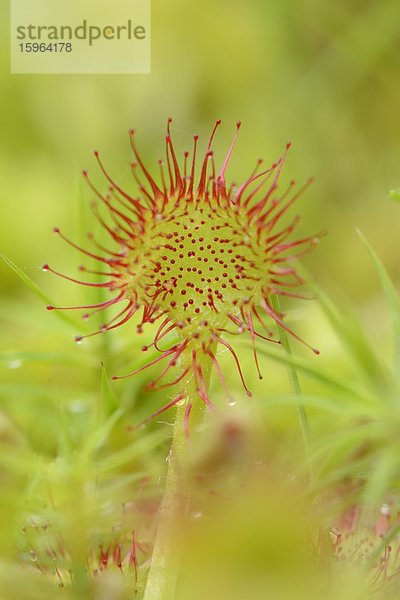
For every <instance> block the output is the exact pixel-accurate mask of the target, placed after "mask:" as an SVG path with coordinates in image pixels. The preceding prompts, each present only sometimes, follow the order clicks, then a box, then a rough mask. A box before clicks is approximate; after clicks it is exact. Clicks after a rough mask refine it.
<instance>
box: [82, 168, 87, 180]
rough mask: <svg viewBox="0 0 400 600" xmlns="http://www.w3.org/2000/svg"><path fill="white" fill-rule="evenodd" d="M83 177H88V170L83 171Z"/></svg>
mask: <svg viewBox="0 0 400 600" xmlns="http://www.w3.org/2000/svg"><path fill="white" fill-rule="evenodd" d="M82 175H83V177H85V178H86V177H87V176H88V172H87V171H86V169H84V170H83V171H82Z"/></svg>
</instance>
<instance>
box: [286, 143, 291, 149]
mask: <svg viewBox="0 0 400 600" xmlns="http://www.w3.org/2000/svg"><path fill="white" fill-rule="evenodd" d="M291 147H292V142H288V143H287V144H286V150H289V148H291Z"/></svg>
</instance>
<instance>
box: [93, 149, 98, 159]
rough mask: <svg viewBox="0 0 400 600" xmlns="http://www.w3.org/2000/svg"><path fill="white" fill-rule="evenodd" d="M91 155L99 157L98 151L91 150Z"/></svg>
mask: <svg viewBox="0 0 400 600" xmlns="http://www.w3.org/2000/svg"><path fill="white" fill-rule="evenodd" d="M93 155H94V156H95V157H96V158H98V157H99V151H98V150H93Z"/></svg>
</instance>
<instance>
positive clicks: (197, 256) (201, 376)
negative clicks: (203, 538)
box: [43, 119, 319, 600]
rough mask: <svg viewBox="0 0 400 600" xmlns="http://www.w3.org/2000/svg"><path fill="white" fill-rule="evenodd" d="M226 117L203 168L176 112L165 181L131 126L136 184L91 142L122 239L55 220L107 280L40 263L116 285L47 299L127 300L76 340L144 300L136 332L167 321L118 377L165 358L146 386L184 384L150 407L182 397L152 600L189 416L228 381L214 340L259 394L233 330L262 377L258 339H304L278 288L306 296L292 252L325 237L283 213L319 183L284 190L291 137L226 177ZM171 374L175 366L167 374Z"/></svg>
mask: <svg viewBox="0 0 400 600" xmlns="http://www.w3.org/2000/svg"><path fill="white" fill-rule="evenodd" d="M220 123H221V121H219V120H218V121H217V122H216V123H215V126H214V128H213V130H212V133H211V136H210V138H209V141H208V144H207V148H206V151H205V154H204V157H203V159H202V160H201V164H200V169H199V174H196V162H197V154H198V136H194V144H193V152H192V157H191V160H190V159H189V153H188V152H185V153H184V157H183V164H180V161H179V160H178V158H177V155H176V152H175V148H174V145H173V142H172V137H171V131H170V125H171V119H169V120H168V126H167V135H166V138H165V143H166V151H165V154H166V160H165V161H161V160H160V161H159V168H160V174H159V179H158V182H157V181H156V179H155V178H154V177H153V175H151V173H150V171H149V170H148V169H147V167H146V166H145V165H144V162H143V160H142V158H141V156H140V154H139V152H138V150H137V146H136V134H135V132H134V131H133V130H132V131H131V132H130V141H131V146H132V150H133V154H134V162H132V164H131V169H132V174H133V177H134V180H135V182H136V191H135V192H134V193H133V194H131V193H128V192H126V191H125V190H124V189H123V188H122V187H121V186H120V185H119V184H118V183H116V182H115V181H114V179H112V178H111V177H110V175H109V174H108V172H107V171H106V169H105V168H104V166H103V162H102V160H101V159H100V156H99V153H98V152H95V157H96V159H97V162H98V164H99V166H100V169H101V171H102V172H103V174H104V176H105V178H106V180H107V182H108V191H107V192H106V193H102V192H101V191H99V190H98V189H97V187H96V186H95V185H94V184H93V183H92V180H91V179H90V178H89V175H88V173H87V171H84V172H83V175H84V178H85V179H86V181H87V182H88V184H89V186H90V188H91V189H92V191H93V193H94V194H95V195H96V197H97V199H98V200H97V202H96V203H94V205H93V210H94V214H95V217H96V219H97V220H98V221H99V223H100V225H101V226H102V227H103V228H104V230H105V232H106V233H107V234H108V236H109V237H110V239H111V242H112V243H113V244H114V247H113V248H112V249H109V248H107V247H105V246H103V245H102V244H99V243H98V242H96V241H95V240H94V239H93V238H92V242H93V243H94V245H95V247H96V250H95V251H93V252H92V251H89V250H86V249H85V248H82V247H81V246H78V245H77V244H75V243H74V242H73V241H71V240H70V239H69V238H68V237H66V236H65V235H64V234H63V233H62V232H61V231H60V229H59V228H55V230H54V231H55V233H57V234H58V235H59V236H60V237H62V238H63V239H64V240H65V241H66V242H67V243H68V244H70V245H71V246H73V247H74V248H75V249H77V250H78V251H80V252H81V253H83V254H84V255H85V256H87V257H88V258H90V259H94V260H95V261H98V262H99V264H100V265H101V267H100V268H99V270H95V271H92V270H89V269H87V268H86V267H81V271H84V272H87V273H89V274H93V275H96V276H100V277H102V278H103V279H104V280H103V281H100V282H85V281H83V282H82V281H78V280H76V279H75V278H71V277H68V276H65V275H61V274H60V273H58V272H57V271H55V270H54V269H53V268H51V267H50V266H49V265H48V264H46V265H44V266H43V269H44V270H45V271H51V272H53V273H55V274H57V275H60V276H61V277H64V278H66V279H68V280H70V281H73V282H77V283H80V284H83V285H86V286H89V287H95V288H104V289H106V290H108V291H109V292H110V293H111V295H112V297H111V299H108V300H105V301H103V302H101V303H98V304H91V305H88V306H79V307H65V308H60V307H54V306H53V305H50V306H48V309H49V310H56V309H58V310H67V309H68V308H74V309H76V308H78V309H82V310H84V311H85V316H86V317H89V316H90V315H91V314H94V313H97V312H98V311H102V310H104V309H108V308H110V307H114V306H115V305H119V304H120V303H122V304H123V308H122V309H121V310H119V312H118V311H117V314H116V315H115V316H114V317H113V318H112V319H111V320H109V321H108V322H107V323H105V324H104V325H103V326H102V327H101V328H100V329H99V330H98V331H95V332H93V333H91V334H89V336H78V337H77V338H76V341H78V342H81V341H82V340H83V338H84V337H90V336H92V335H97V334H100V333H105V332H107V331H110V330H113V329H116V328H117V327H119V326H121V325H123V324H125V323H127V322H128V321H129V320H130V319H131V318H132V317H133V315H135V314H136V313H137V312H138V311H141V320H140V323H139V325H138V326H137V331H138V333H139V334H140V333H141V332H142V331H143V327H144V325H146V324H149V323H150V324H153V323H159V325H158V327H156V328H155V329H156V332H155V336H154V340H153V342H152V343H151V344H150V345H147V346H144V347H143V348H142V350H143V351H144V352H146V351H148V350H149V348H150V347H151V346H153V347H154V349H155V350H156V351H158V352H159V356H157V357H156V358H155V359H150V360H149V361H148V363H147V364H146V365H145V366H144V367H142V368H140V369H137V370H135V371H132V372H131V373H129V374H128V375H122V376H115V377H113V379H123V378H125V377H128V376H130V375H134V374H135V373H138V372H139V371H141V370H143V369H145V368H147V367H150V366H153V365H155V364H156V363H158V362H160V361H163V362H164V368H163V369H162V371H161V373H160V374H159V375H158V376H157V377H156V378H155V379H154V380H153V381H152V382H151V384H150V387H151V388H153V389H154V388H156V387H157V388H158V389H161V388H164V387H166V386H170V385H173V386H175V389H176V393H175V397H174V398H173V399H172V400H171V401H169V402H167V403H166V404H165V405H164V406H163V407H162V408H161V409H160V410H158V411H157V412H156V413H154V415H156V414H159V413H160V412H162V411H163V410H166V409H168V408H170V407H172V406H173V405H177V406H178V411H177V417H176V422H175V427H174V433H173V441H172V450H171V455H170V461H169V469H168V475H167V479H166V486H165V493H164V499H163V502H162V504H161V509H160V523H159V528H158V533H157V536H156V541H155V547H154V551H153V557H152V564H151V568H150V573H149V578H148V583H147V587H146V592H145V600H151V599H155V598H161V597H162V598H165V599H169V598H173V596H174V589H175V583H176V577H177V571H178V568H177V565H178V558H177V556H176V554H175V552H174V549H173V541H172V540H173V538H174V536H175V534H176V531H177V530H176V528H174V524H175V522H176V521H177V519H178V518H179V517H181V516H182V515H183V516H184V515H185V514H186V513H187V509H188V505H189V495H190V494H189V490H188V489H186V487H185V485H184V483H183V482H182V465H183V464H184V463H185V451H186V438H187V437H188V435H189V429H188V423H189V417H190V419H191V422H193V421H194V420H195V419H196V418H198V417H199V415H200V414H201V407H202V406H204V405H205V406H207V407H208V408H210V409H212V410H213V409H214V408H215V405H214V403H213V402H212V400H211V398H210V395H209V391H208V383H209V378H210V373H211V370H212V368H215V371H216V373H217V375H218V377H219V379H220V380H221V383H222V385H223V387H224V388H225V389H226V385H225V379H224V375H223V372H222V369H221V366H220V363H219V360H218V357H217V352H216V349H217V346H218V345H219V344H220V345H221V346H223V347H224V348H225V349H226V350H227V351H229V353H230V354H231V355H232V357H233V361H234V363H235V364H236V367H237V370H238V373H239V376H240V379H241V381H242V383H243V386H244V388H245V390H246V393H247V395H248V396H251V392H250V391H249V389H248V387H247V386H246V383H245V379H244V376H243V372H242V368H241V365H240V362H239V359H238V356H237V354H236V351H235V349H234V348H233V345H232V343H231V338H233V339H234V337H235V336H236V335H240V334H244V333H247V334H248V335H249V338H250V340H251V341H252V345H253V351H254V359H255V364H256V368H257V371H258V375H259V377H260V378H262V375H261V372H260V368H259V365H258V360H257V353H256V346H255V341H256V338H260V339H262V340H265V341H268V342H274V343H280V341H282V342H283V343H284V346H285V349H287V337H286V334H287V333H289V334H291V335H292V336H294V337H296V338H298V336H297V334H296V333H294V332H293V331H292V330H291V329H289V327H288V326H287V325H286V324H285V323H284V320H283V315H282V314H281V311H280V308H279V304H278V302H277V297H279V296H291V297H301V296H300V295H299V294H298V293H297V292H296V289H295V288H297V287H298V286H299V285H301V284H302V283H303V281H302V279H301V277H300V276H299V275H298V273H297V272H296V268H295V266H294V264H293V259H295V258H297V257H298V256H300V255H302V254H304V253H305V252H307V251H308V250H310V249H312V248H313V247H314V246H315V244H316V243H317V242H318V241H319V237H318V236H310V237H304V238H300V239H296V238H293V235H292V234H293V232H294V230H295V228H296V226H297V224H298V222H299V216H296V217H295V218H294V219H293V220H292V221H291V222H289V224H287V223H283V219H282V218H283V217H284V215H285V213H286V212H287V211H288V210H289V209H290V208H291V207H292V205H293V204H294V203H295V201H296V200H297V199H298V198H299V196H300V195H301V194H302V193H303V191H304V190H305V189H306V188H307V187H308V186H309V185H310V182H311V180H310V181H308V182H307V183H306V184H305V185H303V187H301V188H300V189H299V190H298V191H294V190H295V182H294V181H291V182H290V183H289V184H288V185H287V186H286V188H284V189H283V191H280V190H279V188H278V183H279V179H280V175H281V171H282V168H283V166H284V163H285V159H286V155H287V151H288V149H289V147H290V144H288V145H287V147H286V149H285V152H284V153H283V156H281V157H280V158H279V159H278V160H277V161H276V162H275V163H273V164H272V165H271V166H270V167H268V168H266V169H264V170H261V164H262V161H261V160H259V161H258V162H257V164H256V167H255V169H254V170H253V172H252V173H251V174H250V176H249V177H248V178H247V179H246V180H245V181H244V182H243V183H242V184H241V185H239V186H236V185H231V186H228V187H227V184H226V181H225V173H226V170H227V167H228V164H229V161H230V158H231V155H232V152H233V149H234V146H235V143H236V140H237V135H238V132H239V128H240V123H237V127H236V133H235V135H234V138H233V141H232V143H231V145H230V148H229V150H228V152H227V155H226V158H225V160H224V161H223V164H222V167H221V169H220V171H219V172H218V173H217V171H216V167H215V163H214V155H213V150H212V143H213V140H214V136H215V133H216V130H217V128H218V127H219V125H220ZM99 204H100V205H102V207H103V208H102V209H100V208H99ZM105 213H107V218H106V216H105ZM271 325H277V326H278V329H279V330H280V332H281V334H280V336H278V338H274V337H273V333H271V331H270V329H271ZM279 338H281V339H279ZM298 339H299V338H298ZM228 340H229V341H228ZM312 350H313V351H314V352H315V353H318V351H317V350H315V349H313V348H312ZM172 373H174V374H173V375H172ZM167 375H168V376H170V375H172V376H171V377H169V379H166V376H167ZM165 379H166V381H164V380H165ZM154 415H153V416H154ZM196 415H197V417H196ZM174 541H175V542H176V540H174ZM175 545H176V544H175Z"/></svg>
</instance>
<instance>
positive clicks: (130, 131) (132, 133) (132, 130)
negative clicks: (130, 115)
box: [128, 128, 135, 136]
mask: <svg viewBox="0 0 400 600" xmlns="http://www.w3.org/2000/svg"><path fill="white" fill-rule="evenodd" d="M128 133H129V135H130V136H133V135H135V130H134V129H133V128H131V129H130V130H129V132H128Z"/></svg>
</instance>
